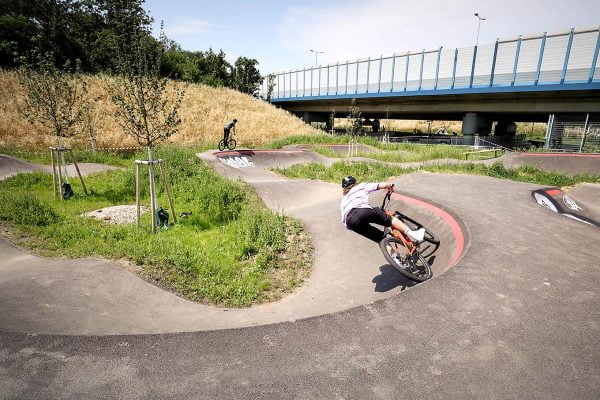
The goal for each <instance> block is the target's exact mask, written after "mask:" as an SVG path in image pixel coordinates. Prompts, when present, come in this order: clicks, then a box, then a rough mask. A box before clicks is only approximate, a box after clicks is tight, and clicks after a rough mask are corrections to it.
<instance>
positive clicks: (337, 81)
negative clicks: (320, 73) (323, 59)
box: [335, 62, 340, 96]
mask: <svg viewBox="0 0 600 400" xmlns="http://www.w3.org/2000/svg"><path fill="white" fill-rule="evenodd" d="M339 79H340V63H339V62H336V63H335V95H336V96H337V94H338V89H339V86H340V84H339Z"/></svg>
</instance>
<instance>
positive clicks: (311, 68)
mask: <svg viewBox="0 0 600 400" xmlns="http://www.w3.org/2000/svg"><path fill="white" fill-rule="evenodd" d="M312 88H313V67H310V95H311V96H312V95H313V91H312Z"/></svg>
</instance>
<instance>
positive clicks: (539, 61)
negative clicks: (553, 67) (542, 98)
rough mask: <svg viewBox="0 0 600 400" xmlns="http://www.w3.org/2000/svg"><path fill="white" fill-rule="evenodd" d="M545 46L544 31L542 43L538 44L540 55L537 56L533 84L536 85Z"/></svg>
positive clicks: (538, 79)
mask: <svg viewBox="0 0 600 400" xmlns="http://www.w3.org/2000/svg"><path fill="white" fill-rule="evenodd" d="M545 47H546V32H544V34H543V35H542V43H541V44H540V56H539V58H538V65H537V70H536V72H535V81H534V82H533V84H534V85H537V84H538V82H539V81H540V72H541V70H542V59H543V58H544V48H545Z"/></svg>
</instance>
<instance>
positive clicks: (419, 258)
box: [379, 186, 440, 282]
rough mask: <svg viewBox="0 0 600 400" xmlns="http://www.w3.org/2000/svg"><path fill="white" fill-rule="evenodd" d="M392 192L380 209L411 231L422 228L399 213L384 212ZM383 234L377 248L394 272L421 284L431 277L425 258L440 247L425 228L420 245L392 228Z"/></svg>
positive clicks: (388, 194) (386, 196) (385, 198)
mask: <svg viewBox="0 0 600 400" xmlns="http://www.w3.org/2000/svg"><path fill="white" fill-rule="evenodd" d="M391 189H393V186H392V188H391ZM392 191H393V190H390V191H388V192H387V194H386V195H385V197H384V198H383V202H382V203H381V209H382V210H383V211H384V212H385V213H386V214H388V215H389V216H391V217H396V218H398V219H399V220H400V221H402V222H403V223H404V224H406V225H407V226H408V227H409V228H410V229H411V230H417V229H420V228H424V226H423V225H422V224H420V223H418V222H417V221H415V220H414V219H412V218H410V217H408V216H406V215H404V214H402V213H401V212H399V211H389V210H386V206H387V205H388V204H389V201H390V199H391V196H392ZM384 234H385V237H384V238H383V240H382V241H381V242H379V247H380V249H381V252H382V253H383V256H384V257H385V259H386V260H387V261H388V262H389V263H390V265H391V266H392V267H393V268H394V269H395V270H396V271H398V272H399V273H401V274H402V275H404V276H405V277H407V278H408V279H410V280H413V281H415V282H423V281H426V280H427V279H430V278H431V277H432V276H433V274H432V272H431V266H430V265H429V263H428V262H427V260H426V259H425V257H429V256H430V255H432V254H433V253H435V251H436V250H437V249H438V247H439V245H440V241H439V240H438V239H437V237H436V236H435V234H434V233H432V232H431V231H430V230H429V229H427V228H425V238H424V239H423V241H422V242H421V243H417V242H415V241H413V240H412V239H411V238H410V237H409V236H408V235H406V234H405V233H404V232H400V231H398V230H396V229H393V228H385V230H384Z"/></svg>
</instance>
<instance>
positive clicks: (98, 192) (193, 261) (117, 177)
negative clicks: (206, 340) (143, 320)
mask: <svg viewBox="0 0 600 400" xmlns="http://www.w3.org/2000/svg"><path fill="white" fill-rule="evenodd" d="M155 156H156V157H157V158H158V157H160V158H162V159H164V160H165V162H166V167H167V170H168V173H169V178H170V181H171V184H172V191H173V195H174V198H175V209H176V211H177V212H178V213H181V212H183V211H186V212H191V213H192V214H191V215H190V216H189V217H187V218H184V219H180V222H178V223H177V224H175V225H173V226H171V227H170V228H169V229H168V230H164V231H161V232H159V233H158V234H152V233H150V229H149V228H150V216H149V215H147V214H146V215H144V216H143V218H142V227H141V228H136V227H135V226H134V225H133V226H132V225H122V226H119V225H108V224H104V223H102V222H100V221H96V220H92V219H89V218H85V217H82V216H81V214H82V213H84V212H88V211H92V210H95V209H98V208H102V207H106V206H111V205H117V204H134V203H135V193H134V188H135V175H134V168H133V159H134V158H135V156H129V158H124V159H123V164H122V165H125V166H126V168H124V169H123V170H118V171H110V172H104V173H101V174H96V175H93V176H90V177H88V178H86V186H87V187H88V190H89V191H90V195H89V196H83V195H82V194H81V193H82V190H81V188H80V186H79V185H78V183H77V182H72V185H73V188H74V190H75V192H76V193H77V195H76V196H75V197H74V198H72V199H69V200H67V201H60V200H58V199H56V198H55V197H54V196H53V193H52V177H51V176H50V175H48V174H44V173H40V172H36V173H29V174H19V175H17V176H14V177H11V178H9V179H6V180H5V181H2V182H0V203H1V205H0V220H1V221H2V223H3V224H4V225H5V227H6V228H8V229H9V231H10V232H11V237H12V239H13V241H14V242H16V244H17V245H20V246H24V247H28V248H32V249H35V250H36V252H38V253H40V254H43V255H48V256H67V257H83V256H101V257H107V258H111V259H126V260H128V261H130V262H132V263H134V264H135V265H137V266H139V268H137V269H139V272H140V273H141V274H142V275H143V276H145V277H147V278H149V279H152V280H155V281H157V282H158V284H159V285H161V286H163V287H166V288H169V289H170V290H172V291H174V292H176V293H177V294H179V295H181V296H184V297H186V298H188V299H191V300H194V301H199V302H204V303H213V304H218V305H223V306H234V307H242V306H249V305H251V304H253V303H259V302H265V301H271V300H276V299H278V298H280V297H281V296H282V295H283V293H286V292H289V291H290V290H292V289H293V288H294V287H297V286H298V285H300V284H301V283H302V281H303V280H304V279H305V278H306V276H307V275H308V270H309V268H310V265H311V264H312V245H311V243H310V240H309V238H308V236H307V235H306V234H305V233H304V229H303V227H302V225H301V224H300V223H299V222H298V221H297V220H294V219H291V218H287V217H284V216H282V215H279V214H275V213H273V212H271V211H269V210H268V209H267V208H266V207H265V206H264V204H263V203H262V201H261V200H260V198H259V197H258V195H257V194H256V193H255V192H254V190H253V189H252V188H251V187H250V186H248V185H246V184H244V183H242V182H232V181H229V180H227V179H225V178H223V177H221V176H219V175H217V174H216V173H214V172H213V171H212V169H210V168H209V167H208V166H207V165H205V164H204V163H203V162H202V161H200V160H199V159H198V158H197V157H195V155H194V152H193V151H191V150H186V149H181V148H176V147H165V148H162V149H159V150H157V151H156V154H155ZM144 179H145V181H144V182H142V187H143V188H144V190H143V193H142V195H143V198H144V201H145V203H148V193H147V189H146V188H147V187H148V181H147V177H146V178H144ZM157 187H158V189H159V203H160V204H162V205H166V204H167V202H166V195H165V193H164V192H163V189H162V187H161V185H160V183H158V184H157ZM171 220H172V216H171Z"/></svg>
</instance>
